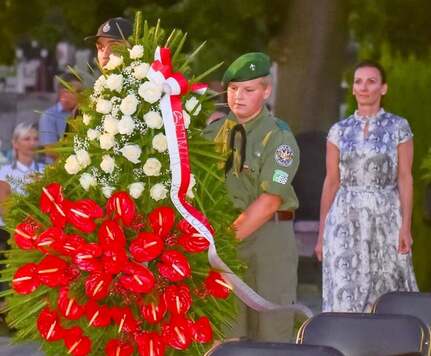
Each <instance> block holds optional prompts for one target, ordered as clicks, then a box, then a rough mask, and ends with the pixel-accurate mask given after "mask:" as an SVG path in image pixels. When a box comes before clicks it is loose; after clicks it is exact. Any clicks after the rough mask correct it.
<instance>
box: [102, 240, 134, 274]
mask: <svg viewBox="0 0 431 356" xmlns="http://www.w3.org/2000/svg"><path fill="white" fill-rule="evenodd" d="M128 261H129V260H128V257H127V254H126V250H125V249H124V248H123V247H118V246H113V247H111V248H110V249H108V248H106V249H105V251H104V252H103V257H102V264H103V269H104V270H105V272H107V273H110V274H117V273H120V272H121V271H122V270H123V269H124V268H125V266H126V264H127V262H128Z"/></svg>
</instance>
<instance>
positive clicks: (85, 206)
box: [65, 199, 103, 233]
mask: <svg viewBox="0 0 431 356" xmlns="http://www.w3.org/2000/svg"><path fill="white" fill-rule="evenodd" d="M65 205H66V216H67V220H68V221H69V222H70V223H71V224H72V225H73V226H75V227H76V228H77V229H79V230H81V231H82V232H87V233H90V232H93V231H94V230H95V229H96V223H95V222H94V219H97V218H101V217H102V216H103V209H102V208H101V207H100V206H99V205H97V204H96V203H95V202H94V201H93V200H91V199H82V200H78V201H76V202H72V201H67V202H66V204H65Z"/></svg>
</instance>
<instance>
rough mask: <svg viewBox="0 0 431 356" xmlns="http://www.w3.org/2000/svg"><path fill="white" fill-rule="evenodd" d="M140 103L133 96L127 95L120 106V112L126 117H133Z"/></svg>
mask: <svg viewBox="0 0 431 356" xmlns="http://www.w3.org/2000/svg"><path fill="white" fill-rule="evenodd" d="M138 104H139V101H138V99H137V98H136V96H134V95H133V94H129V95H127V96H126V97H125V98H124V99H123V100H122V101H121V104H120V110H121V112H122V113H123V114H124V115H133V114H134V113H135V111H136V108H137V107H138Z"/></svg>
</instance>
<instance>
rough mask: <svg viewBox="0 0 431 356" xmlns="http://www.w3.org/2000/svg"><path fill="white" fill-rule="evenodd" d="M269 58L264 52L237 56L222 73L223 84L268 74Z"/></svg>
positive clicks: (269, 67)
mask: <svg viewBox="0 0 431 356" xmlns="http://www.w3.org/2000/svg"><path fill="white" fill-rule="evenodd" d="M270 69H271V60H270V59H269V57H268V56H267V55H266V54H265V53H261V52H251V53H246V54H243V55H242V56H240V57H238V58H237V59H236V60H235V61H234V62H233V63H232V64H231V65H230V66H229V67H228V69H226V72H225V73H224V75H223V79H222V82H223V84H228V83H229V82H244V81H246V80H252V79H255V78H259V77H264V76H266V75H268V74H269V72H270Z"/></svg>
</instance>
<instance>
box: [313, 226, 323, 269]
mask: <svg viewBox="0 0 431 356" xmlns="http://www.w3.org/2000/svg"><path fill="white" fill-rule="evenodd" d="M322 249H323V236H322V235H321V234H320V233H319V237H318V238H317V242H316V246H315V247H314V254H315V255H316V257H317V259H318V260H319V262H322Z"/></svg>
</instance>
